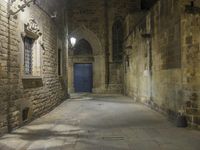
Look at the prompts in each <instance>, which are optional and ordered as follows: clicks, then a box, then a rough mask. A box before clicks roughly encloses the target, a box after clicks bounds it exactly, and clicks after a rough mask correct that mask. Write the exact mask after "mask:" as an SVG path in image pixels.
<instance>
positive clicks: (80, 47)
mask: <svg viewBox="0 0 200 150" xmlns="http://www.w3.org/2000/svg"><path fill="white" fill-rule="evenodd" d="M74 55H92V47H91V45H90V43H89V42H88V41H86V40H85V39H81V40H79V41H78V43H77V44H76V45H75V46H74Z"/></svg>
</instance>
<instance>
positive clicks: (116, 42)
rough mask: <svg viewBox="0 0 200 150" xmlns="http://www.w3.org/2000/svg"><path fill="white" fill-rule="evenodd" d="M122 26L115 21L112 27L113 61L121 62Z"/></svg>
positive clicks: (118, 21) (119, 22)
mask: <svg viewBox="0 0 200 150" xmlns="http://www.w3.org/2000/svg"><path fill="white" fill-rule="evenodd" d="M123 36H124V35H123V25H122V23H121V21H120V20H117V21H116V22H115V23H114V24H113V27H112V45H113V61H114V62H121V61H122V54H123Z"/></svg>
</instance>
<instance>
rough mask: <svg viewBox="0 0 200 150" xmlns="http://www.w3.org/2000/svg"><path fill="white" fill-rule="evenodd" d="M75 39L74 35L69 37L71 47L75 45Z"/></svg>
mask: <svg viewBox="0 0 200 150" xmlns="http://www.w3.org/2000/svg"><path fill="white" fill-rule="evenodd" d="M76 41H77V40H76V38H75V37H71V38H70V44H71V46H72V47H74V46H75V45H76Z"/></svg>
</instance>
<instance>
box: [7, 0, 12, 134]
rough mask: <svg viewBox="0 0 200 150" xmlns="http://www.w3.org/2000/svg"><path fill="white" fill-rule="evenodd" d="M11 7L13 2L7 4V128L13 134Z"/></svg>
mask: <svg viewBox="0 0 200 150" xmlns="http://www.w3.org/2000/svg"><path fill="white" fill-rule="evenodd" d="M10 6H11V0H8V2H7V11H8V27H7V29H8V41H7V42H8V47H7V50H8V57H7V68H8V69H7V79H8V91H7V94H8V99H7V124H8V125H7V127H8V132H11V130H12V126H11V122H10V101H11V81H10V80H11V75H10V72H11V69H10V66H11V64H10V63H11V61H10V58H11V57H10V55H11V48H10V43H11V42H10V40H11V37H10V13H9V12H10Z"/></svg>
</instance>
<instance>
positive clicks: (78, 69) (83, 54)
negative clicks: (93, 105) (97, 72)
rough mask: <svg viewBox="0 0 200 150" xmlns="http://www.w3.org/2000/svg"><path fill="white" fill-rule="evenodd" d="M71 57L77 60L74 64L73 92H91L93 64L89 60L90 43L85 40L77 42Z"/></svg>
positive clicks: (91, 52)
mask: <svg viewBox="0 0 200 150" xmlns="http://www.w3.org/2000/svg"><path fill="white" fill-rule="evenodd" d="M73 57H74V58H76V59H77V60H78V61H77V62H76V63H74V90H75V92H77V93H80V92H92V88H93V64H92V62H91V59H90V58H91V57H93V51H92V47H91V45H90V43H89V42H88V41H87V40H85V39H81V40H79V41H78V43H77V44H76V45H75V47H74V49H73Z"/></svg>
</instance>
